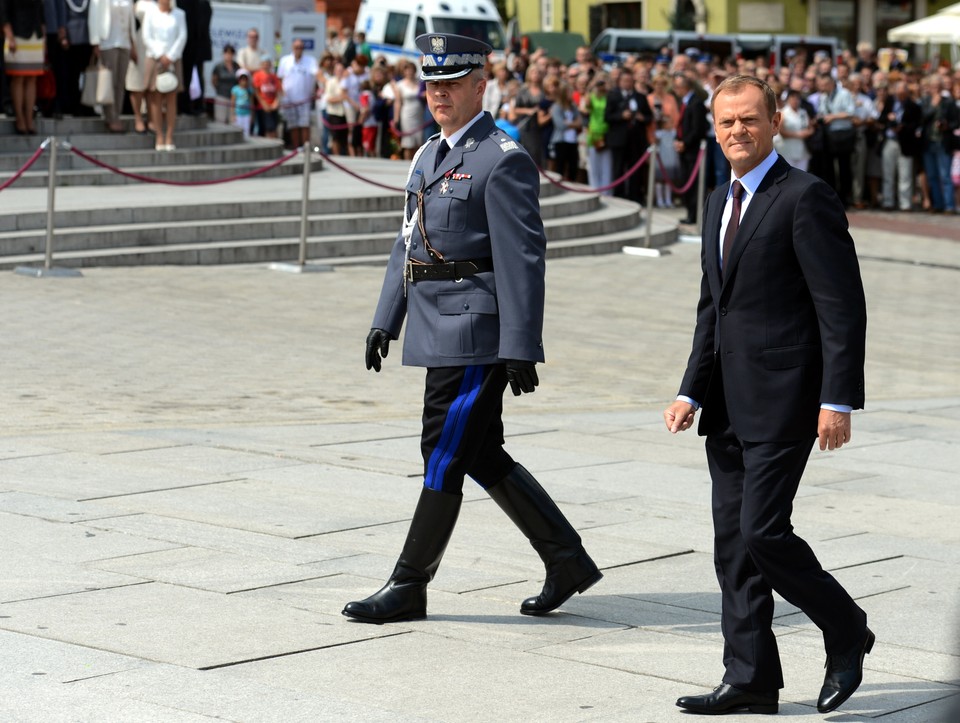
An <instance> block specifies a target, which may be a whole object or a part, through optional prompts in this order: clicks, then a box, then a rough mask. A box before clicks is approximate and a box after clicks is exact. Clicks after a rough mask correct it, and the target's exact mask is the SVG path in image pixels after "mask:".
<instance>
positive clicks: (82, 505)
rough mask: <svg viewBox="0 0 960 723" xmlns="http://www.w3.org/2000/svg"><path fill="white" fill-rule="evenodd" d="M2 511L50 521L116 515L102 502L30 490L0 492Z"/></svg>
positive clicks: (80, 519)
mask: <svg viewBox="0 0 960 723" xmlns="http://www.w3.org/2000/svg"><path fill="white" fill-rule="evenodd" d="M0 511H2V512H8V513H10V514H14V515H23V516H25V517H35V518H37V519H41V520H48V521H50V522H70V523H74V522H87V521H89V520H96V519H99V518H101V517H107V516H110V515H115V514H116V511H115V510H113V509H112V508H110V507H106V506H103V504H102V503H101V502H93V501H86V502H78V501H76V500H68V499H63V498H62V497H51V496H50V495H41V494H32V493H29V492H2V493H0Z"/></svg>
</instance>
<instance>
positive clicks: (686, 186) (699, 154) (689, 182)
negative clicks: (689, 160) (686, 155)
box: [657, 149, 706, 193]
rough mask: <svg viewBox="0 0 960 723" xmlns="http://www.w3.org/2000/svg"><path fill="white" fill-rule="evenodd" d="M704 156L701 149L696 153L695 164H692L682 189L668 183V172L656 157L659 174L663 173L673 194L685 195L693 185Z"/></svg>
mask: <svg viewBox="0 0 960 723" xmlns="http://www.w3.org/2000/svg"><path fill="white" fill-rule="evenodd" d="M705 155H706V152H705V151H704V150H703V149H700V151H698V152H697V162H696V163H694V164H693V170H692V171H691V172H690V178H688V179H687V182H686V183H685V184H683V188H677V187H676V186H674V185H673V183H671V182H670V172H669V171H668V170H667V167H666V166H665V165H663V161H662V160H661V159H660V156H657V162H658V163H659V164H660V172H661V173H663V178H664V181H665V182H666V184H667V185H668V186H669V187H670V188H671V189H672V190H673V192H674V193H686V192H687V191H689V190H690V186H692V185H693V182H694V180H695V179H696V177H697V171H699V170H700V163H701V162H702V161H703V157H704V156H705Z"/></svg>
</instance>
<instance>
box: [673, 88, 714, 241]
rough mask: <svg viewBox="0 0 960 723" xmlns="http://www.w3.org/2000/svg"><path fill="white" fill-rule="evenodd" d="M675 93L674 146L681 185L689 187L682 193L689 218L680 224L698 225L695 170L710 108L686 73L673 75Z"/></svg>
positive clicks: (705, 135)
mask: <svg viewBox="0 0 960 723" xmlns="http://www.w3.org/2000/svg"><path fill="white" fill-rule="evenodd" d="M673 92H674V93H675V94H676V96H677V98H679V99H680V122H679V123H678V124H677V140H675V141H674V147H675V148H676V150H677V153H678V154H680V183H681V184H689V187H688V188H687V191H686V193H684V194H683V206H684V208H685V209H686V210H687V215H686V217H685V218H683V219H681V221H680V223H686V224H696V223H697V221H698V219H697V177H696V175H695V174H694V172H693V170H694V168H696V166H697V155H698V154H699V153H700V142H701V141H702V140H704V139H705V138H706V137H707V108H706V106H705V105H704V104H703V100H701V99H700V96H698V95H697V93H696V89H695V87H694V85H693V81H692V80H690V78H688V77H687V76H686V75H684V74H683V73H676V74H675V75H674V76H673ZM701 170H702V169H701Z"/></svg>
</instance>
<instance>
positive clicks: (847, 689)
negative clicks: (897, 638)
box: [817, 628, 877, 713]
mask: <svg viewBox="0 0 960 723" xmlns="http://www.w3.org/2000/svg"><path fill="white" fill-rule="evenodd" d="M876 639H877V638H876V636H875V635H874V634H873V633H872V632H871V631H870V628H867V634H866V635H865V636H864V638H863V640H861V641H860V642H859V643H857V644H856V645H855V646H853V647H852V648H850V649H849V650H847V651H845V652H843V653H835V654H833V655H827V664H826V668H827V674H826V676H824V678H823V687H822V688H821V689H820V697H819V698H818V699H817V710H818V711H820V712H821V713H829V712H830V711H832V710H835V709H837V708H839V707H840V706H841V705H843V703H844V702H845V701H846V700H847V698H849V697H850V696H851V695H853V691H855V690H856V689H857V688H858V687H859V686H860V682H861V681H862V680H863V658H864V656H865V655H866V654H867V653H869V652H870V651H871V650H873V642H874V641H875V640H876Z"/></svg>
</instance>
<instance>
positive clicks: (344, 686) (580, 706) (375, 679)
mask: <svg viewBox="0 0 960 723" xmlns="http://www.w3.org/2000/svg"><path fill="white" fill-rule="evenodd" d="M494 651H495V653H494ZM491 655H493V656H494V657H491ZM229 674H231V675H243V676H245V677H248V678H250V679H253V680H257V681H263V682H267V683H269V684H272V685H275V686H278V687H281V686H282V687H285V688H288V689H291V690H305V691H316V690H318V689H319V690H336V691H337V693H338V695H339V697H340V698H341V699H342V700H345V701H356V702H362V701H368V700H370V699H371V698H373V699H376V700H378V701H380V702H381V704H382V705H384V707H388V708H389V709H390V710H395V711H397V712H399V713H404V714H410V713H413V714H415V715H420V716H424V717H428V718H432V719H435V720H503V719H505V718H509V719H513V720H540V719H542V718H543V716H544V712H545V711H546V712H548V716H549V719H550V720H551V721H579V720H585V719H589V718H591V717H594V716H597V717H599V716H603V715H622V714H623V712H624V710H625V709H627V708H634V707H635V706H636V704H637V701H638V700H641V701H649V702H650V703H649V706H648V708H647V718H646V719H647V720H664V718H665V716H666V715H667V714H668V712H669V714H670V716H671V717H672V716H673V715H674V713H673V711H672V710H671V709H672V707H673V699H672V698H670V696H669V692H668V691H670V690H671V689H672V684H671V683H669V682H668V681H663V680H660V679H658V678H654V677H647V676H637V675H631V674H629V673H625V672H622V671H617V670H610V669H601V668H596V667H594V666H589V665H582V664H577V663H571V662H567V661H562V660H551V661H550V662H549V664H544V659H543V657H542V656H538V655H536V654H532V653H524V652H516V651H512V650H503V649H499V648H490V647H489V646H487V645H485V644H483V643H482V642H465V641H458V640H451V639H448V638H444V637H442V636H435V635H430V634H425V633H420V632H415V633H410V634H407V635H400V636H396V637H393V638H390V639H385V640H381V641H379V642H378V643H377V649H376V651H375V652H374V651H372V650H371V649H370V647H369V646H363V645H350V646H342V647H338V648H330V649H328V650H323V651H317V652H316V653H306V654H304V655H298V656H296V658H295V659H294V658H285V659H276V660H268V661H262V662H259V663H252V664H250V665H245V666H243V669H242V670H241V669H240V668H234V669H232V670H230V671H229ZM520 689H522V691H523V693H522V695H510V696H509V698H507V697H505V696H504V692H505V691H517V690H520ZM433 691H444V693H443V695H436V694H435V693H434V692H433ZM668 698H670V700H669V704H667V703H663V704H661V703H660V702H659V701H666V700H667V699H668Z"/></svg>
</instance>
